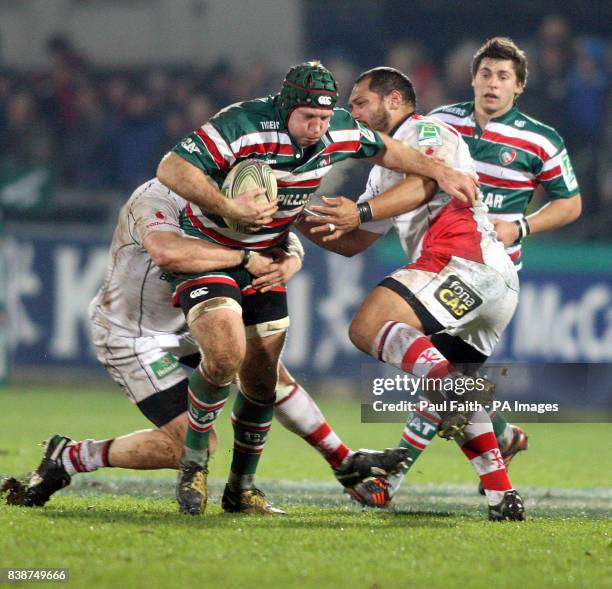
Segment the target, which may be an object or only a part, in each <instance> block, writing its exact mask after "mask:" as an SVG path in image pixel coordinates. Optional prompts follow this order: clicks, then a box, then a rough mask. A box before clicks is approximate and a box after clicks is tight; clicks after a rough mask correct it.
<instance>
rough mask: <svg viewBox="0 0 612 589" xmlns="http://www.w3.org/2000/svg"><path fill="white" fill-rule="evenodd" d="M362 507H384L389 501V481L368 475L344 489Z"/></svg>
mask: <svg viewBox="0 0 612 589" xmlns="http://www.w3.org/2000/svg"><path fill="white" fill-rule="evenodd" d="M344 492H345V493H348V494H349V495H350V496H351V497H352V498H353V500H355V501H356V502H357V503H359V504H361V505H363V506H364V507H379V508H385V507H388V506H389V503H391V496H390V494H389V481H387V479H386V478H385V477H370V478H369V479H365V480H363V481H361V482H359V483H357V484H356V485H355V486H354V487H347V488H346V489H345V490H344Z"/></svg>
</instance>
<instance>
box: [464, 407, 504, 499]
mask: <svg viewBox="0 0 612 589" xmlns="http://www.w3.org/2000/svg"><path fill="white" fill-rule="evenodd" d="M455 441H456V442H457V443H458V444H459V446H461V450H462V451H463V453H464V454H465V455H466V456H467V458H468V460H469V461H470V462H471V464H472V466H473V467H474V470H475V471H476V474H477V475H478V476H479V477H480V480H481V482H482V486H483V488H484V491H485V495H486V496H487V500H488V502H489V505H496V504H498V503H499V502H500V501H501V500H502V499H503V498H504V493H505V492H506V491H511V490H512V483H511V482H510V479H509V478H508V472H507V471H506V466H505V464H504V460H503V458H502V455H501V452H500V450H499V446H498V445H497V440H496V439H495V434H494V433H493V425H492V424H491V420H490V419H489V416H488V414H487V412H486V411H484V410H481V411H477V412H476V413H474V415H473V416H472V419H471V422H470V424H469V425H468V426H467V427H466V428H465V431H464V434H463V435H462V436H458V437H457V438H455Z"/></svg>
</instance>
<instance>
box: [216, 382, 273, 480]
mask: <svg viewBox="0 0 612 589" xmlns="http://www.w3.org/2000/svg"><path fill="white" fill-rule="evenodd" d="M273 411H274V404H273V403H259V402H257V401H254V400H253V399H250V398H248V397H247V396H246V395H245V394H244V393H243V392H242V391H239V392H238V394H237V395H236V401H235V402H234V411H233V413H232V425H233V427H234V453H233V456H232V464H231V467H230V476H229V479H228V481H227V482H228V484H229V486H230V488H231V489H232V491H239V490H240V489H248V488H250V487H252V486H253V480H254V478H255V471H256V470H257V463H258V462H259V457H260V455H261V453H262V452H263V449H264V446H265V443H266V438H267V436H268V432H269V431H270V427H271V425H272V414H273Z"/></svg>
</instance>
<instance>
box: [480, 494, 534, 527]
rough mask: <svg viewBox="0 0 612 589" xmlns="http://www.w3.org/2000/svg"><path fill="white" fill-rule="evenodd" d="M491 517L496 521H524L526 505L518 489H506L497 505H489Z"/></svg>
mask: <svg viewBox="0 0 612 589" xmlns="http://www.w3.org/2000/svg"><path fill="white" fill-rule="evenodd" d="M489 519H490V520H491V521H494V522H501V521H504V520H511V521H521V522H522V521H524V520H525V506H524V505H523V499H522V497H521V496H520V495H519V494H518V493H517V492H516V491H506V492H505V493H504V498H503V499H502V500H501V501H500V502H499V503H498V504H497V505H489Z"/></svg>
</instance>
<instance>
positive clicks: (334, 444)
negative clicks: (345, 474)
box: [274, 362, 353, 469]
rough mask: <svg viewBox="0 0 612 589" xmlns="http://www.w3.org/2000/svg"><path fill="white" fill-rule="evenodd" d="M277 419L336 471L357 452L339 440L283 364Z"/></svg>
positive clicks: (279, 385)
mask: <svg viewBox="0 0 612 589" xmlns="http://www.w3.org/2000/svg"><path fill="white" fill-rule="evenodd" d="M274 417H276V419H278V421H279V422H280V423H281V425H282V426H283V427H285V428H286V429H288V430H289V431H290V432H292V433H294V434H296V435H298V436H300V437H301V438H303V439H304V440H305V441H306V442H307V443H308V444H310V445H311V446H312V447H313V448H314V449H315V450H317V452H319V454H321V456H323V458H324V459H325V460H326V461H327V463H328V464H329V465H330V466H331V467H332V469H338V468H340V467H341V466H342V464H343V463H344V462H345V461H346V460H347V458H348V457H349V456H350V455H351V454H352V453H353V451H352V450H351V449H350V448H349V447H348V446H347V445H346V444H344V442H343V441H342V440H341V439H340V438H339V437H338V435H337V434H336V433H335V432H334V430H333V429H332V428H331V426H330V425H329V423H328V422H327V420H326V419H325V416H324V415H323V413H322V412H321V410H320V409H319V406H318V405H317V404H316V403H315V401H314V400H313V399H312V397H311V396H310V395H309V394H308V393H307V392H306V391H305V390H304V388H302V386H301V385H300V384H299V383H297V382H295V380H294V379H293V377H292V376H291V375H290V374H289V371H288V370H287V368H286V367H285V366H284V364H283V363H282V362H281V363H280V365H279V370H278V384H277V385H276V401H275V403H274Z"/></svg>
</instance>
